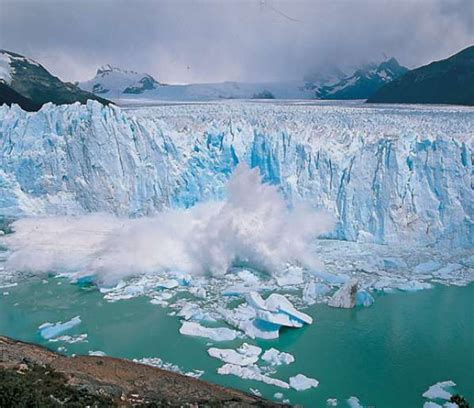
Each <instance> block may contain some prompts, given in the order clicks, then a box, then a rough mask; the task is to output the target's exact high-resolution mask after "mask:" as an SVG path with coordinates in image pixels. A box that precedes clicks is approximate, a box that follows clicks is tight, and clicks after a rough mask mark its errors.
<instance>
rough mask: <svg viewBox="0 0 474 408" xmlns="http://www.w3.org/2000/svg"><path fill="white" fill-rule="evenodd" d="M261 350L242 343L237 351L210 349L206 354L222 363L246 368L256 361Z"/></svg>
mask: <svg viewBox="0 0 474 408" xmlns="http://www.w3.org/2000/svg"><path fill="white" fill-rule="evenodd" d="M261 352H262V349H261V348H260V347H257V346H252V345H250V344H247V343H244V344H242V346H240V347H239V348H238V349H237V350H232V349H219V348H216V347H211V348H210V349H209V350H207V353H208V354H209V355H210V356H211V357H214V358H218V359H219V360H222V361H223V362H224V363H230V364H235V365H239V366H248V365H252V364H255V363H256V362H257V361H258V356H259V355H260V353H261Z"/></svg>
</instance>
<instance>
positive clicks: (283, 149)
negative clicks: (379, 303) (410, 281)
mask: <svg viewBox="0 0 474 408" xmlns="http://www.w3.org/2000/svg"><path fill="white" fill-rule="evenodd" d="M473 140H474V110H472V109H469V108H458V107H395V106H392V107H361V106H351V105H338V104H332V105H329V104H289V105H288V104H265V103H251V102H247V103H243V102H225V103H219V104H204V105H175V106H160V107H153V108H142V109H133V110H122V109H120V108H117V107H114V106H110V107H104V106H101V105H100V104H98V103H96V102H89V103H88V104H87V105H86V106H84V105H82V106H81V105H78V104H75V105H69V106H66V105H64V106H54V105H51V104H48V105H45V106H44V107H43V108H42V109H41V110H40V111H39V112H36V113H26V112H24V111H22V110H21V109H20V108H19V107H17V106H13V107H12V108H8V107H7V106H2V107H0V215H1V216H5V217H17V216H24V215H34V214H79V213H87V212H98V211H100V212H110V213H115V214H118V215H126V216H140V215H148V214H153V213H154V212H156V211H159V210H162V209H164V208H168V207H190V206H192V205H194V204H195V203H197V202H198V201H202V200H208V199H213V198H219V197H222V195H223V194H224V188H223V186H224V185H225V182H226V180H227V179H228V178H229V176H230V174H231V173H232V171H233V169H234V168H235V167H236V165H237V163H238V162H241V161H243V162H246V163H247V164H249V165H250V166H252V167H259V168H260V171H261V174H262V175H263V179H264V181H266V182H268V183H272V184H276V185H278V186H279V188H280V189H281V192H282V193H283V194H284V196H285V197H286V199H287V202H288V204H289V205H292V204H293V203H295V202H297V201H300V200H301V201H306V202H309V203H310V204H311V205H313V206H314V207H316V208H325V209H328V210H329V211H331V212H332V213H334V214H335V215H336V217H337V220H338V223H337V227H336V230H335V232H334V233H333V235H332V236H333V237H337V238H340V239H346V240H355V241H368V242H377V243H391V242H400V241H403V242H418V243H419V242H422V243H433V242H439V241H443V242H449V243H450V244H452V245H462V246H469V245H472V241H473V235H474V234H473V231H474V229H473V220H472V214H473V213H474V211H473V204H472V203H473V190H472V184H471V183H472V178H471V177H472V170H473V159H472V154H473Z"/></svg>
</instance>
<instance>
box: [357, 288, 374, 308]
mask: <svg viewBox="0 0 474 408" xmlns="http://www.w3.org/2000/svg"><path fill="white" fill-rule="evenodd" d="M372 303H374V297H373V296H372V295H371V294H370V293H369V292H367V291H365V290H359V291H357V294H356V306H364V307H369V306H371V305H372Z"/></svg>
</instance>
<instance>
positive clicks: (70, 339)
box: [49, 333, 87, 344]
mask: <svg viewBox="0 0 474 408" xmlns="http://www.w3.org/2000/svg"><path fill="white" fill-rule="evenodd" d="M49 341H50V342H52V343H56V342H58V341H62V342H64V343H69V344H75V343H86V342H87V333H84V334H78V335H77V336H68V335H65V336H59V337H54V338H53V339H49Z"/></svg>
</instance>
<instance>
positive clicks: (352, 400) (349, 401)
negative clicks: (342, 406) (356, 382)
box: [347, 397, 364, 408]
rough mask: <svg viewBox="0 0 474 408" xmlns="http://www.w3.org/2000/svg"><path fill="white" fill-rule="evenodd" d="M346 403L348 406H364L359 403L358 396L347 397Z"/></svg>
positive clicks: (361, 407) (356, 407)
mask: <svg viewBox="0 0 474 408" xmlns="http://www.w3.org/2000/svg"><path fill="white" fill-rule="evenodd" d="M347 404H348V405H349V407H350V408H364V407H363V406H362V404H361V403H360V400H359V398H357V397H350V398H348V399H347Z"/></svg>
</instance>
